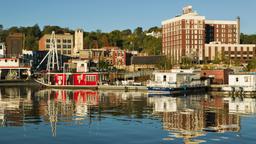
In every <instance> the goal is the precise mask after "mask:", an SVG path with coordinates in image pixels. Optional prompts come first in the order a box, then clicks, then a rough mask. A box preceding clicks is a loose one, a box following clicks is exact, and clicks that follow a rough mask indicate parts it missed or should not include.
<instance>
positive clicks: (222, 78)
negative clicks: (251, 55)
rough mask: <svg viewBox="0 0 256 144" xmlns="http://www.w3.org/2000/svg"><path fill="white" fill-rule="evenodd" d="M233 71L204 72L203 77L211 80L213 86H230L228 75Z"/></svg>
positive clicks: (202, 72)
mask: <svg viewBox="0 0 256 144" xmlns="http://www.w3.org/2000/svg"><path fill="white" fill-rule="evenodd" d="M230 73H233V70H231V69H216V70H202V71H201V77H204V78H211V84H228V75H229V74H230Z"/></svg>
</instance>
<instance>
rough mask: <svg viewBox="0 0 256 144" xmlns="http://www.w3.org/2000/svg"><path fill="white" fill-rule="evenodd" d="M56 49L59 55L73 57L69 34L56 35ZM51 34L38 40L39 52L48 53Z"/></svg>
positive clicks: (71, 40)
mask: <svg viewBox="0 0 256 144" xmlns="http://www.w3.org/2000/svg"><path fill="white" fill-rule="evenodd" d="M55 36H56V40H57V49H58V53H59V54H63V55H66V56H73V54H74V53H73V51H74V50H73V48H74V42H73V41H74V40H73V39H74V38H73V35H72V34H70V33H65V34H56V35H55ZM50 41H51V34H45V35H44V36H43V37H41V38H40V40H39V50H40V51H45V50H46V51H48V50H49V49H50Z"/></svg>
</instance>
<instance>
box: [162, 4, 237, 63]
mask: <svg viewBox="0 0 256 144" xmlns="http://www.w3.org/2000/svg"><path fill="white" fill-rule="evenodd" d="M213 41H218V42H220V43H223V44H239V41H240V18H237V20H233V21H226V20H206V19H205V16H201V15H199V14H198V13H197V12H195V11H193V9H192V6H186V7H184V8H183V13H182V15H178V16H176V17H174V18H172V19H169V20H165V21H163V22H162V47H163V48H162V53H163V54H164V55H167V56H169V57H170V58H171V61H172V63H180V62H181V59H182V57H185V56H186V57H191V58H193V59H197V60H198V59H199V55H200V54H201V53H200V49H201V50H202V49H204V48H205V44H208V43H210V42H213ZM201 52H202V51H201Z"/></svg>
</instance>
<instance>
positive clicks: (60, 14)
mask: <svg viewBox="0 0 256 144" xmlns="http://www.w3.org/2000/svg"><path fill="white" fill-rule="evenodd" d="M0 2H1V4H0V24H3V25H4V27H5V28H9V27H11V26H32V25H34V24H39V25H40V26H41V27H42V26H44V25H59V26H62V27H69V28H72V29H75V28H83V29H85V31H95V30H97V29H100V30H102V31H104V32H109V31H112V30H115V29H119V30H123V29H127V28H130V29H132V30H133V29H134V28H136V27H138V26H141V27H143V28H144V29H147V28H150V27H153V26H160V25H161V21H162V20H165V19H169V18H172V17H174V16H175V15H178V14H180V13H181V9H182V7H183V6H185V5H188V4H190V5H192V6H193V8H194V10H196V11H197V12H198V13H199V14H201V15H204V16H206V19H220V20H234V19H235V18H236V17H237V16H240V17H241V32H243V33H247V34H255V33H256V16H255V15H256V9H255V6H256V0H1V1H0Z"/></svg>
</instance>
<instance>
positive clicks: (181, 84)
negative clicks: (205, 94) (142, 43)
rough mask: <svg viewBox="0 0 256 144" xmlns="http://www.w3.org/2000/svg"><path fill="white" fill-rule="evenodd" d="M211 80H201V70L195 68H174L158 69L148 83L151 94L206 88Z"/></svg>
mask: <svg viewBox="0 0 256 144" xmlns="http://www.w3.org/2000/svg"><path fill="white" fill-rule="evenodd" d="M207 86H209V82H208V81H206V80H201V78H200V71H199V70H194V69H186V70H183V69H172V70H170V71H156V72H154V73H153V79H152V80H150V81H149V82H148V84H147V89H148V92H149V94H152V93H153V94H158V93H159V94H171V93H180V92H184V91H188V90H198V89H205V88H206V87H207Z"/></svg>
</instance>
